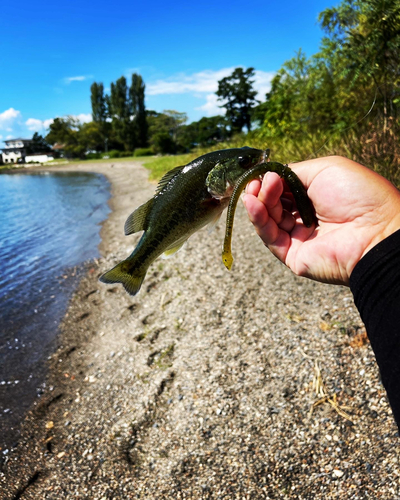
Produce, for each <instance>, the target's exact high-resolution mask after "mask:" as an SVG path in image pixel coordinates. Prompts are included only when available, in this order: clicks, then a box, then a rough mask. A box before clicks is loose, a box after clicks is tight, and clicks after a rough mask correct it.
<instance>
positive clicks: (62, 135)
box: [45, 117, 85, 157]
mask: <svg viewBox="0 0 400 500" xmlns="http://www.w3.org/2000/svg"><path fill="white" fill-rule="evenodd" d="M49 128H50V130H49V133H48V134H47V135H46V137H45V140H46V142H48V143H49V144H52V145H53V146H54V145H55V144H58V145H59V146H62V147H63V150H64V152H65V155H66V156H67V157H75V156H80V157H83V155H84V152H85V146H84V145H82V144H81V143H80V142H79V122H78V120H76V119H75V118H72V117H68V118H56V119H55V120H54V122H53V123H52V124H51V125H50V127H49Z"/></svg>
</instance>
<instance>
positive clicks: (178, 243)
mask: <svg viewBox="0 0 400 500" xmlns="http://www.w3.org/2000/svg"><path fill="white" fill-rule="evenodd" d="M188 238H189V236H185V237H184V238H182V239H180V240H178V241H176V242H175V243H173V244H172V246H170V247H169V248H167V250H165V252H164V253H163V254H162V258H163V259H169V257H171V255H174V253H176V252H177V251H178V250H180V249H181V248H182V247H183V245H184V244H185V243H186V242H187V240H188Z"/></svg>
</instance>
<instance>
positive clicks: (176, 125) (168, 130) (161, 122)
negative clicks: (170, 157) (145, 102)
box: [147, 110, 187, 154]
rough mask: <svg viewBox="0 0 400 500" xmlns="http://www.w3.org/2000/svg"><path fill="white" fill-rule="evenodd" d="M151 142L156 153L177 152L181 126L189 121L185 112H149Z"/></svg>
mask: <svg viewBox="0 0 400 500" xmlns="http://www.w3.org/2000/svg"><path fill="white" fill-rule="evenodd" d="M147 121H148V124H149V143H150V145H151V146H152V148H153V149H154V151H155V152H156V153H165V154H175V153H176V152H177V151H178V149H179V147H178V143H177V141H178V137H179V133H180V128H181V127H182V126H183V125H184V123H185V122H186V121H187V116H186V114H185V113H180V112H178V111H174V110H164V111H163V113H158V112H156V111H148V112H147Z"/></svg>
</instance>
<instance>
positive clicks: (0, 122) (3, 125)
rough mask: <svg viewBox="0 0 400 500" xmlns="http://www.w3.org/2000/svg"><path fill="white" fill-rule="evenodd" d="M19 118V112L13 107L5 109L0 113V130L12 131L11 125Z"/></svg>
mask: <svg viewBox="0 0 400 500" xmlns="http://www.w3.org/2000/svg"><path fill="white" fill-rule="evenodd" d="M20 119H21V112H20V111H17V110H16V109H14V108H9V109H6V111H3V113H0V130H6V131H7V132H12V129H13V126H14V124H15V123H16V122H18V121H19V120H20Z"/></svg>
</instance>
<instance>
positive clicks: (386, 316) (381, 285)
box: [350, 230, 400, 427]
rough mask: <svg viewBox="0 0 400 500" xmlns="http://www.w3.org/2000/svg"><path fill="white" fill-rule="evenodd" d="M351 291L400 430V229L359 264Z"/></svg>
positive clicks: (353, 275) (355, 270) (353, 276)
mask: <svg viewBox="0 0 400 500" xmlns="http://www.w3.org/2000/svg"><path fill="white" fill-rule="evenodd" d="M350 288H351V291H352V292H353V295H354V301H355V304H356V306H357V308H358V310H359V312H360V315H361V318H362V320H363V322H364V324H365V327H366V329H367V334H368V337H369V339H370V342H371V346H372V349H373V351H374V353H375V357H376V360H377V363H378V366H379V369H380V372H381V376H382V382H383V385H384V387H385V389H386V391H387V394H388V398H389V402H390V405H391V407H392V410H393V414H394V417H395V419H396V422H397V424H398V425H399V427H400V230H398V231H397V232H395V233H393V234H392V235H391V236H389V237H388V238H386V239H385V240H383V241H381V242H380V243H378V245H376V246H375V247H373V248H372V249H371V250H370V251H369V252H368V253H367V254H366V255H365V256H364V257H363V258H362V259H361V260H360V261H359V263H358V264H357V265H356V267H355V268H354V270H353V272H352V274H351V277H350Z"/></svg>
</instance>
